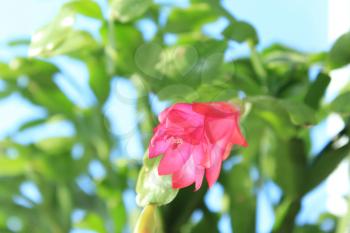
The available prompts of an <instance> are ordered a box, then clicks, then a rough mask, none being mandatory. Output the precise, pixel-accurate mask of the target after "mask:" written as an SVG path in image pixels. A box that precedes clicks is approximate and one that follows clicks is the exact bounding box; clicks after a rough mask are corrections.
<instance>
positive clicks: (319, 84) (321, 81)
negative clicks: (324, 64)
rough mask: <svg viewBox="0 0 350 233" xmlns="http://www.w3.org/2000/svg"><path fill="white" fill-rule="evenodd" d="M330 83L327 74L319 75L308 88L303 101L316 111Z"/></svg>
mask: <svg viewBox="0 0 350 233" xmlns="http://www.w3.org/2000/svg"><path fill="white" fill-rule="evenodd" d="M330 81H331V78H330V77H329V75H328V74H325V73H320V74H319V75H318V76H317V78H316V80H315V81H314V82H313V83H311V85H310V86H309V89H308V92H307V94H306V96H305V99H304V101H305V103H306V104H307V105H309V106H310V107H311V108H313V109H318V108H319V105H320V102H321V99H322V97H323V96H324V94H325V92H326V89H327V87H328V84H329V83H330Z"/></svg>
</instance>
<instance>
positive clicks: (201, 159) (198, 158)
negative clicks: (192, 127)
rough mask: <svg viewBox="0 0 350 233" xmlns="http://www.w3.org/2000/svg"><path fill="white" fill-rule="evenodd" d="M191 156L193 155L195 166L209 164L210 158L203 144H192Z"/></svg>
mask: <svg viewBox="0 0 350 233" xmlns="http://www.w3.org/2000/svg"><path fill="white" fill-rule="evenodd" d="M191 156H192V157H193V160H194V163H195V165H196V166H202V167H209V166H210V163H211V159H210V156H209V154H208V153H207V151H206V149H205V148H204V144H198V145H196V146H193V149H192V154H191Z"/></svg>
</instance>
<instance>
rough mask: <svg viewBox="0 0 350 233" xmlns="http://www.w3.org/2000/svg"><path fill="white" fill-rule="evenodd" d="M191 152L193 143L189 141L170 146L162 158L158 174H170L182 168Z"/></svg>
mask: <svg viewBox="0 0 350 233" xmlns="http://www.w3.org/2000/svg"><path fill="white" fill-rule="evenodd" d="M190 154H191V145H190V144H187V143H183V144H180V145H178V146H177V147H176V148H169V149H168V150H167V151H166V152H165V155H164V156H163V158H162V159H161V160H160V163H159V166H158V174H159V175H169V174H172V173H174V172H176V171H177V170H179V169H181V167H182V166H183V165H184V164H185V163H186V162H187V160H188V158H189V157H190Z"/></svg>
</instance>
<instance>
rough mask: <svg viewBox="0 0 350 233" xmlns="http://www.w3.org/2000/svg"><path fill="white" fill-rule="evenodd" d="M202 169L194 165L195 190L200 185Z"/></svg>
mask: <svg viewBox="0 0 350 233" xmlns="http://www.w3.org/2000/svg"><path fill="white" fill-rule="evenodd" d="M204 171H205V170H204V168H201V167H196V179H195V191H197V190H198V189H199V188H200V187H201V186H202V182H203V177H204Z"/></svg>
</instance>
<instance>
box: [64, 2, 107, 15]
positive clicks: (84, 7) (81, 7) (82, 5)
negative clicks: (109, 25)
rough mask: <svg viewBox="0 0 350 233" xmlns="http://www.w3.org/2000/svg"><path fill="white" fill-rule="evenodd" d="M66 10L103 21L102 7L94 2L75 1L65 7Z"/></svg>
mask: <svg viewBox="0 0 350 233" xmlns="http://www.w3.org/2000/svg"><path fill="white" fill-rule="evenodd" d="M63 8H64V9H67V10H71V11H73V12H75V13H78V14H81V15H85V16H88V17H91V18H95V19H103V14H102V11H101V8H100V6H99V5H98V4H97V3H96V2H95V1H92V0H74V1H71V2H68V3H66V4H64V5H63Z"/></svg>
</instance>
